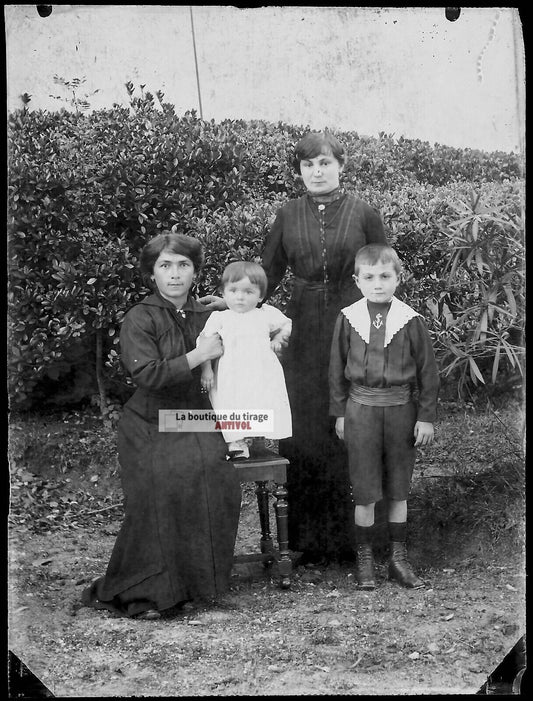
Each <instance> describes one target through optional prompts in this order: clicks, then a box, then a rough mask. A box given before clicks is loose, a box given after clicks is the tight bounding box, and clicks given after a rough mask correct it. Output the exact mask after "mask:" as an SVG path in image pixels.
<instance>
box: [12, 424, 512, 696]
mask: <svg viewBox="0 0 533 701" xmlns="http://www.w3.org/2000/svg"><path fill="white" fill-rule="evenodd" d="M459 423H463V424H464V421H459ZM463 428H464V426H463ZM450 430H451V429H450ZM487 450H489V449H488V448H487V449H486V450H485V452H484V458H482V459H480V463H483V464H485V466H486V464H487V462H486V457H487ZM423 459H424V464H426V465H427V466H428V468H427V469H429V467H430V466H431V465H434V464H436V456H435V455H434V454H432V453H430V452H428V451H426V453H425V456H423ZM20 469H25V470H27V469H28V468H27V466H26V467H24V468H20ZM103 473H105V475H104V476H101V475H102V474H103ZM422 473H423V471H419V472H418V478H417V480H415V489H414V495H413V500H412V503H413V522H412V538H411V539H412V545H411V553H412V560H413V563H414V564H415V566H416V569H417V572H418V574H419V575H420V576H422V577H423V579H424V580H425V581H426V583H427V586H426V588H425V589H424V590H418V591H410V590H407V589H402V588H401V587H399V586H398V585H396V584H395V583H392V582H390V581H388V580H387V579H386V553H385V552H382V553H378V556H377V563H378V575H379V586H378V588H377V589H376V590H375V591H374V592H360V591H357V590H356V588H355V586H354V577H353V572H352V568H351V567H350V566H348V565H347V566H333V565H330V566H327V567H315V566H310V567H309V566H308V567H295V570H294V573H293V577H292V586H291V588H290V589H288V590H282V589H280V587H279V586H278V577H277V572H276V567H275V565H274V566H273V567H272V568H265V567H264V566H263V565H262V564H261V563H256V562H254V563H248V564H239V565H235V567H234V571H233V576H232V584H231V589H230V591H229V592H228V593H227V594H226V595H225V596H223V597H222V598H220V599H219V600H218V601H216V602H199V603H197V604H196V605H195V608H193V609H191V610H188V611H186V612H184V613H181V614H175V615H172V616H165V617H163V618H162V619H160V620H158V621H134V620H130V619H125V618H117V617H114V616H112V615H111V614H109V613H107V612H102V611H95V610H92V609H88V608H84V607H81V605H80V593H81V590H82V589H83V587H84V586H86V584H87V583H88V582H89V581H91V580H92V579H93V578H94V577H96V576H98V575H101V574H102V573H103V570H104V568H105V565H106V563H107V560H108V557H109V554H110V552H111V548H112V546H113V543H114V539H115V535H116V533H117V531H118V528H119V526H120V520H121V512H120V509H119V508H116V507H115V506H113V502H114V500H116V499H118V495H119V484H118V477H117V475H116V474H115V473H113V471H112V470H111V471H109V470H108V471H107V472H106V471H105V470H100V472H99V473H96V471H95V469H94V466H90V467H89V468H88V469H87V468H86V469H84V471H83V472H78V473H76V471H75V469H74V468H72V469H70V470H69V472H68V479H69V482H65V475H63V476H61V479H56V481H55V482H47V483H46V484H45V486H44V487H43V486H42V484H41V492H42V489H45V488H46V489H48V490H49V494H48V495H47V501H46V503H47V505H48V511H49V512H51V511H52V510H53V509H57V510H58V514H59V515H58V518H56V519H52V520H50V518H49V516H50V513H48V515H47V516H46V517H45V515H44V512H39V509H38V504H37V501H36V500H34V501H27V502H26V503H27V504H28V509H29V510H30V512H31V511H33V513H34V514H35V521H33V520H32V518H31V517H30V518H27V516H28V514H27V513H26V514H24V513H23V511H22V510H21V506H20V505H22V504H24V498H23V496H24V495H21V496H20V498H18V497H17V499H15V500H14V501H15V505H16V508H13V513H12V517H11V519H12V524H11V527H10V562H9V568H10V575H9V597H10V600H9V611H10V619H9V649H10V650H12V651H13V652H14V653H15V654H16V655H17V656H18V657H19V658H20V659H21V660H22V662H23V663H24V664H25V665H27V667H28V668H29V669H30V670H31V671H32V672H33V673H34V674H35V675H36V676H37V677H38V678H39V679H40V680H41V681H42V682H43V684H44V685H45V686H46V687H47V688H48V689H49V690H50V691H51V692H52V693H53V694H54V695H55V696H60V697H79V696H87V697H106V696H119V697H129V696H215V695H216V696H245V695H250V696H257V695H280V696H282V695H331V694H336V695H365V694H366V695H389V694H390V695H421V694H454V693H456V694H472V693H476V692H477V691H478V690H479V689H480V688H481V687H482V685H483V684H484V683H485V682H486V680H487V677H488V675H489V674H491V673H492V672H493V670H494V669H495V668H496V667H497V665H498V664H499V663H500V662H501V661H502V659H503V658H504V657H505V655H506V654H507V653H508V652H509V651H510V650H511V648H513V646H514V645H515V643H516V642H517V640H518V639H519V638H520V637H521V636H522V635H523V634H524V629H525V605H524V601H525V594H524V587H525V581H524V580H525V577H524V573H525V568H524V555H523V540H522V537H521V535H520V532H521V528H520V525H518V527H517V524H516V523H515V522H512V523H511V525H510V527H509V528H508V529H507V531H506V530H505V529H501V530H500V531H499V533H498V537H497V538H495V537H494V533H493V532H492V531H491V530H490V528H489V527H488V524H487V523H480V524H479V527H478V528H477V529H474V530H472V528H471V527H470V526H471V524H470V526H469V528H466V525H465V522H464V520H463V521H461V519H444V518H440V519H439V518H434V517H433V516H434V515H431V514H430V512H429V511H428V509H427V498H428V495H427V490H431V489H435V486H434V485H435V480H437V479H439V478H438V477H437V476H436V475H435V474H434V472H433V473H431V476H426V477H424V476H422ZM65 474H66V473H65ZM95 474H98V475H99V477H98V479H97V480H93V481H92V482H91V479H92V478H94V476H95ZM56 478H57V475H56ZM440 479H442V480H443V488H442V489H441V490H440V492H439V493H440V494H442V493H443V489H444V485H446V484H449V482H450V480H448V482H446V479H447V478H446V477H441V478H440ZM102 482H104V483H105V484H104V485H103V486H101V484H102ZM29 484H31V480H30V483H29ZM454 484H455V485H457V484H459V485H460V481H459V482H457V481H456V480H454ZM51 485H52V486H51ZM98 485H100V486H98ZM27 486H29V485H27ZM91 488H92V489H93V490H99V489H102V490H103V491H102V492H101V493H98V494H97V493H96V492H93V496H94V495H96V496H94V502H86V503H85V505H84V508H83V509H82V510H78V511H76V509H75V506H74V502H76V501H78V500H81V497H80V495H81V494H84V495H87V494H88V493H89V491H88V490H89V489H91ZM448 489H451V487H448ZM103 492H106V496H107V497H108V499H109V500H108V502H105V501H102V499H103V496H102V494H103ZM28 493H29V492H28ZM50 493H52V497H50ZM66 495H70V497H68V498H69V499H70V501H68V499H67V501H61V498H62V497H66ZM76 495H77V496H78V499H75V498H73V496H74V497H76ZM25 496H26V497H27V496H28V495H27V494H25ZM444 496H446V495H444ZM448 496H450V498H451V497H452V496H453V495H452V493H451V492H450V495H448ZM110 501H111V505H110V503H109V502H110ZM51 504H56V506H51ZM69 505H70V506H69ZM67 506H68V509H70V510H69V511H68V512H67ZM439 508H440V507H439ZM67 513H68V515H67V516H65V514H67ZM39 518H40V519H42V521H43V523H42V529H41V530H40V529H39V528H36V523H40V522H39ZM509 519H510V522H511V521H512V519H511V517H510V516H509ZM439 524H440V525H439ZM258 541H259V519H258V515H257V506H256V504H255V495H254V491H253V485H245V486H244V488H243V505H242V511H241V522H240V526H239V535H238V541H237V547H236V554H242V553H249V552H251V551H257V549H258Z"/></svg>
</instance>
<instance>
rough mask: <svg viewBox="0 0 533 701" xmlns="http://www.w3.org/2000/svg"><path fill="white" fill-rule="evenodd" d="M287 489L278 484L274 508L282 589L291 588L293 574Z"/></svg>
mask: <svg viewBox="0 0 533 701" xmlns="http://www.w3.org/2000/svg"><path fill="white" fill-rule="evenodd" d="M287 495H288V492H287V489H286V488H285V486H284V485H283V484H277V485H276V489H275V491H274V496H275V497H276V501H275V502H274V508H275V509H276V525H277V530H278V543H279V561H278V567H279V573H280V575H281V588H282V589H288V588H289V587H290V586H291V580H290V576H291V573H292V561H291V558H290V557H289V523H288V504H287Z"/></svg>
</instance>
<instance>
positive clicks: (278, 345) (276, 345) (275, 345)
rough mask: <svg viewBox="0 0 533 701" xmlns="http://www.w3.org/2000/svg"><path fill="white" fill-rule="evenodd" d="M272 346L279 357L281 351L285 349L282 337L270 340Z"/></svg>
mask: <svg viewBox="0 0 533 701" xmlns="http://www.w3.org/2000/svg"><path fill="white" fill-rule="evenodd" d="M270 347H271V348H272V350H273V351H274V353H275V354H276V355H277V356H278V357H279V356H280V355H281V351H282V350H283V344H282V343H281V340H280V339H278V338H273V339H272V340H271V341H270Z"/></svg>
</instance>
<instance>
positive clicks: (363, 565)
mask: <svg viewBox="0 0 533 701" xmlns="http://www.w3.org/2000/svg"><path fill="white" fill-rule="evenodd" d="M355 578H356V580H357V588H358V589H362V590H363V591H372V590H373V589H375V588H376V580H375V579H374V553H373V551H372V545H371V544H370V543H359V545H358V546H357V549H356V557H355Z"/></svg>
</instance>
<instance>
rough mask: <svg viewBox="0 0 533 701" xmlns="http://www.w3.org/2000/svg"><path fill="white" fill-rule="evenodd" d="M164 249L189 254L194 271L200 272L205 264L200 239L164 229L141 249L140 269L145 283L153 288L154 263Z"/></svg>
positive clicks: (184, 254) (183, 254)
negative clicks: (151, 278)
mask: <svg viewBox="0 0 533 701" xmlns="http://www.w3.org/2000/svg"><path fill="white" fill-rule="evenodd" d="M163 251H170V252H171V253H177V254H179V255H182V256H187V258H189V259H190V260H191V261H192V264H193V265H194V271H195V272H198V271H199V270H200V268H201V267H202V265H203V264H204V247H203V246H202V244H201V243H200V241H198V239H195V238H193V237H192V236H186V235H185V234H175V233H174V232H172V231H163V232H162V233H160V234H158V235H157V236H154V238H153V239H151V240H150V241H148V243H147V244H146V245H145V246H144V248H143V249H142V251H141V256H140V269H141V275H142V279H143V282H144V284H145V285H146V286H147V287H150V288H151V289H153V287H154V285H153V283H152V281H151V280H150V276H151V275H152V274H153V272H154V265H155V262H156V260H157V259H158V258H159V256H160V255H161V253H162V252H163Z"/></svg>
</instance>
